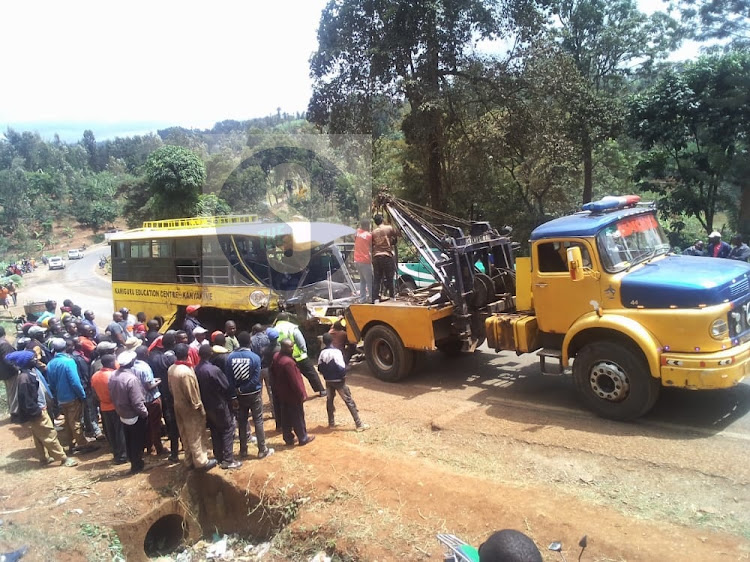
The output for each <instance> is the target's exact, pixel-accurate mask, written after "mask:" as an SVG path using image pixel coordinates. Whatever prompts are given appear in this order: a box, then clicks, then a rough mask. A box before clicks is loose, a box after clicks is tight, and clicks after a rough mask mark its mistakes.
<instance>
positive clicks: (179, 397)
mask: <svg viewBox="0 0 750 562" xmlns="http://www.w3.org/2000/svg"><path fill="white" fill-rule="evenodd" d="M188 352H189V348H188V345H187V344H185V343H178V344H177V345H176V346H175V347H174V354H175V358H176V361H175V364H174V365H172V366H171V367H170V368H169V371H167V380H168V381H169V390H170V392H171V393H172V397H173V399H174V413H175V417H176V418H177V428H178V429H179V431H180V439H182V446H183V448H184V449H185V465H186V466H187V467H188V468H200V469H202V470H211V469H212V468H213V467H215V466H216V459H211V460H208V454H207V452H206V447H205V445H204V441H203V437H204V433H205V431H206V410H205V409H204V408H203V402H201V392H200V387H199V386H198V379H196V378H195V371H193V368H192V367H191V366H190V364H189V362H188Z"/></svg>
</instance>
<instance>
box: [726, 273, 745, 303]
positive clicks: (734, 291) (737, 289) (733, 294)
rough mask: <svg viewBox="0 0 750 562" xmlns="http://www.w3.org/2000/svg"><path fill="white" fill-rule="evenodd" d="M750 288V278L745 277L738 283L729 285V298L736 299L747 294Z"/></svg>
mask: <svg viewBox="0 0 750 562" xmlns="http://www.w3.org/2000/svg"><path fill="white" fill-rule="evenodd" d="M748 290H750V280H748V278H747V277H743V278H742V279H740V280H739V281H738V282H737V283H735V284H734V285H732V286H731V287H729V299H730V300H734V299H737V298H739V297H741V296H742V295H744V294H746V293H747V292H748Z"/></svg>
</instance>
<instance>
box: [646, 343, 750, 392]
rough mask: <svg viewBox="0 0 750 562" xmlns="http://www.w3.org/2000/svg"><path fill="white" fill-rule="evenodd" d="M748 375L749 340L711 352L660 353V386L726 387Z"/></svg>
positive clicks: (749, 363) (749, 371) (749, 366)
mask: <svg viewBox="0 0 750 562" xmlns="http://www.w3.org/2000/svg"><path fill="white" fill-rule="evenodd" d="M747 375H750V342H746V343H743V344H742V345H738V346H736V347H732V348H731V349H726V350H723V351H717V352H715V353H663V354H662V356H661V381H662V385H663V386H674V387H677V388H689V389H691V390H705V389H711V388H728V387H731V386H735V385H736V384H739V383H740V382H742V379H744V378H745V377H746V376H747Z"/></svg>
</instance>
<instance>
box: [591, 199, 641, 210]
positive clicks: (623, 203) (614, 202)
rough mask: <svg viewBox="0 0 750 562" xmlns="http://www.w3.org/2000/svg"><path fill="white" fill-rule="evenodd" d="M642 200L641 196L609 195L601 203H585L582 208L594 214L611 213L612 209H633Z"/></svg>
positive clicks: (600, 200)
mask: <svg viewBox="0 0 750 562" xmlns="http://www.w3.org/2000/svg"><path fill="white" fill-rule="evenodd" d="M640 200H641V197H640V195H607V196H606V197H602V198H601V199H599V201H591V202H590V203H585V204H584V205H583V207H581V208H582V209H583V210H584V211H591V212H592V213H595V212H597V211H610V210H612V209H624V208H625V207H633V206H635V205H637V204H638V202H639V201H640Z"/></svg>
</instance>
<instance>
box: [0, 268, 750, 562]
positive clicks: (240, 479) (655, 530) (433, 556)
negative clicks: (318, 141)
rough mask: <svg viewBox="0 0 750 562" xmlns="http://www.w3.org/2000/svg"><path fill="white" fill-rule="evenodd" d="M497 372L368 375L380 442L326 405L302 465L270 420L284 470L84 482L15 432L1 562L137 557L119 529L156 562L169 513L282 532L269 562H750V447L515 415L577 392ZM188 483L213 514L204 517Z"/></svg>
mask: <svg viewBox="0 0 750 562" xmlns="http://www.w3.org/2000/svg"><path fill="white" fill-rule="evenodd" d="M40 277H41V276H40ZM30 282H33V281H32V280H31V279H30ZM488 354H489V352H487V351H485V352H484V355H488ZM494 360H495V356H494V355H493V357H492V359H488V358H487V357H485V356H483V354H477V356H476V357H474V358H470V359H469V360H465V359H458V360H451V361H450V363H447V362H446V360H445V359H444V358H443V357H441V356H440V355H439V354H436V355H431V356H429V357H428V358H427V360H426V361H424V362H423V365H422V366H421V369H420V372H419V373H418V375H417V376H416V377H414V378H413V379H410V380H407V381H404V382H402V383H400V384H396V385H394V384H386V383H382V382H380V381H377V380H376V379H374V378H372V377H371V376H370V375H369V372H368V369H367V366H366V364H365V363H361V364H357V365H354V366H352V367H351V369H350V375H349V377H348V379H349V385H350V388H351V390H352V394H353V396H354V398H355V400H356V402H357V405H358V406H359V409H360V412H361V415H362V418H363V420H364V421H365V422H367V423H368V424H370V426H371V428H370V429H369V430H368V431H365V432H362V433H357V432H355V430H354V424H353V422H352V420H351V418H350V416H349V413H348V411H347V410H346V408H345V406H344V405H343V403H342V402H341V401H340V399H337V401H336V406H337V420H338V421H339V422H341V423H342V424H343V425H342V426H340V427H336V428H333V429H331V428H328V427H327V417H326V410H325V399H322V398H314V399H311V400H309V401H308V402H307V404H306V416H307V425H308V430H309V432H310V433H311V434H313V435H315V436H316V437H317V438H316V440H315V441H314V442H313V443H311V444H310V445H308V446H305V447H285V446H284V444H283V440H282V438H281V435H280V434H279V433H278V432H276V431H275V430H274V422H273V420H271V419H270V418H269V417H267V419H266V422H265V428H266V431H267V435H268V440H269V445H270V446H271V447H274V448H275V449H276V453H275V454H274V455H272V456H271V457H269V458H267V459H264V460H257V459H255V458H251V459H248V460H247V461H245V462H244V464H243V466H242V468H241V469H239V470H235V471H226V472H225V471H220V470H219V469H218V468H217V469H215V470H214V471H212V472H210V473H208V474H205V475H204V474H198V473H196V472H194V471H187V470H186V469H185V468H184V467H183V466H182V465H180V464H169V463H168V462H167V461H166V460H163V459H158V458H156V457H154V456H151V457H149V458H148V459H147V465H148V469H149V470H147V471H146V472H145V473H142V474H139V475H135V476H129V475H128V474H127V465H125V466H114V465H112V463H111V454H109V452H108V449H107V447H106V444H102V443H100V445H101V448H100V450H99V451H98V452H96V453H94V454H90V455H84V456H82V457H80V458H79V460H80V461H81V464H80V465H79V466H78V467H76V468H72V469H71V468H62V467H59V466H57V465H53V466H50V467H45V468H41V467H40V464H39V461H38V460H37V459H36V458H35V450H34V447H33V443H32V440H31V437H30V435H29V433H28V432H27V431H26V430H25V429H23V428H21V427H19V426H16V425H14V424H11V423H10V421H9V419H8V416H7V414H5V413H3V414H0V473H1V474H2V477H1V478H0V519H2V524H0V553H3V552H7V551H10V550H13V549H15V548H18V547H20V546H22V545H30V547H31V548H30V550H29V553H28V554H27V556H26V557H25V558H24V560H27V559H28V560H61V561H67V560H110V559H112V553H113V552H117V551H118V548H119V547H118V541H117V540H116V539H115V536H114V534H112V533H110V532H109V529H112V528H113V529H116V530H117V531H118V532H119V540H120V541H121V542H122V544H123V546H124V549H125V556H126V558H127V560H139V559H142V558H143V557H144V554H143V550H142V547H143V537H144V536H145V534H146V531H147V530H148V527H149V526H150V524H151V523H153V520H154V517H149V514H153V513H154V510H158V508H159V507H160V506H163V505H165V503H169V504H170V505H172V504H175V505H177V504H179V505H180V506H181V507H180V509H183V510H184V511H185V512H186V513H189V514H190V515H191V517H192V516H194V517H195V520H198V521H200V522H201V523H202V525H203V533H204V534H205V535H209V536H210V535H211V534H212V533H213V532H214V531H215V530H217V531H219V532H229V531H232V530H233V529H235V528H239V527H237V525H239V522H241V521H244V520H245V519H253V520H254V518H257V517H258V514H261V515H263V514H267V516H268V519H267V520H266V521H267V522H268V521H273V524H274V526H275V527H276V528H277V529H278V530H279V532H278V533H277V534H275V535H274V537H273V540H272V545H273V548H272V550H271V552H270V554H269V555H268V557H267V558H266V559H268V560H290V559H292V560H307V559H309V558H310V557H311V556H312V555H313V554H314V553H315V552H317V551H319V550H326V551H327V552H328V553H329V554H332V555H334V557H335V558H337V559H341V560H380V561H387V560H440V559H441V555H442V552H443V551H442V548H441V546H440V545H439V543H438V542H437V540H436V539H435V535H436V534H437V533H453V534H455V535H458V536H459V537H461V538H462V539H464V540H465V541H467V542H468V543H470V544H473V545H475V546H478V545H479V544H480V543H481V542H482V541H483V540H485V539H486V538H487V537H488V536H489V535H490V534H491V533H492V532H493V531H494V530H498V529H503V528H513V529H518V530H521V531H523V532H524V533H526V534H528V535H529V536H531V537H532V538H533V539H534V540H535V542H536V543H537V545H538V546H539V547H540V550H542V553H543V556H544V559H545V560H559V558H558V556H557V554H554V553H550V552H548V551H547V550H546V546H547V545H548V544H549V543H550V542H552V541H555V540H560V541H562V542H563V545H564V548H565V555H566V556H567V558H568V559H569V560H572V559H576V558H577V556H578V551H579V549H578V547H577V546H576V545H577V543H578V540H579V539H580V538H581V536H582V535H584V534H586V535H588V543H589V547H588V549H587V550H586V552H585V554H584V555H583V558H582V560H586V561H605V560H629V561H630V560H632V561H636V560H643V561H652V560H660V561H672V560H674V561H678V560H679V561H682V560H707V561H709V560H710V561H712V560H747V559H750V540H748V539H749V538H750V494H748V491H747V490H748V482H749V481H750V466H749V465H748V462H747V458H748V456H747V452H748V438H747V436H746V435H734V434H725V433H722V432H718V431H717V432H716V433H715V434H703V433H691V432H690V431H686V430H684V429H681V428H675V429H673V430H670V429H665V428H663V427H662V428H655V427H653V426H649V425H645V424H644V425H641V424H618V423H613V422H608V421H605V420H601V419H598V418H596V417H593V416H591V415H589V414H588V413H586V412H584V411H579V412H573V413H571V412H570V411H569V410H562V409H560V410H559V411H558V410H555V409H549V410H548V409H544V408H541V407H539V406H538V405H537V406H535V405H534V404H528V403H522V402H517V403H514V402H512V401H509V400H505V399H503V394H502V389H503V388H504V387H506V386H507V385H511V384H527V385H545V384H547V386H545V388H552V389H553V390H552V391H554V392H570V391H571V389H570V388H569V385H568V384H567V383H566V382H564V381H563V382H560V383H556V384H555V385H553V386H551V387H550V386H549V384H548V383H545V382H544V381H548V380H549V379H542V377H535V378H532V377H523V376H519V377H516V378H514V377H509V376H505V377H500V378H498V377H496V376H492V377H490V376H489V374H486V376H485V374H484V371H486V370H487V369H492V368H493V367H492V362H493V361H494ZM446 365H447V366H446ZM438 372H439V373H442V374H440V375H439V376H438V375H435V374H434V373H438ZM537 379H538V380H537ZM540 388H542V387H541V386H540ZM543 392H544V391H543V390H540V395H541V396H543ZM311 394H312V392H311ZM539 404H543V398H540V403H539ZM235 451H237V445H236V444H235ZM187 481H189V482H190V494H192V495H193V496H195V495H196V494H198V495H200V494H201V493H203V494H204V496H205V497H203V498H202V500H201V502H197V503H191V502H190V501H189V500H188V499H187V498H188V495H189V494H186V493H185V490H184V486H185V483H186V482H187ZM222 487H223V488H222ZM217 490H223V491H220V492H217ZM230 491H231V493H230ZM231 497H234V498H235V499H234V500H232V501H230V499H229V498H231ZM237 497H240V498H242V497H244V498H246V499H247V501H248V504H247V505H245V504H243V503H242V502H239V503H238V502H237V501H236V498H237ZM63 498H66V499H64V500H63ZM170 502H171V503H170ZM199 504H200V505H199ZM253 506H254V507H253ZM211 514H213V515H212V516H210V515H211ZM261 520H262V517H261ZM190 521H193V519H190ZM190 525H191V526H192V527H193V528H192V529H191V530H190V532H191V534H192V535H193V536H194V534H195V528H194V525H192V523H191V524H190ZM240 527H241V525H240Z"/></svg>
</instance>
